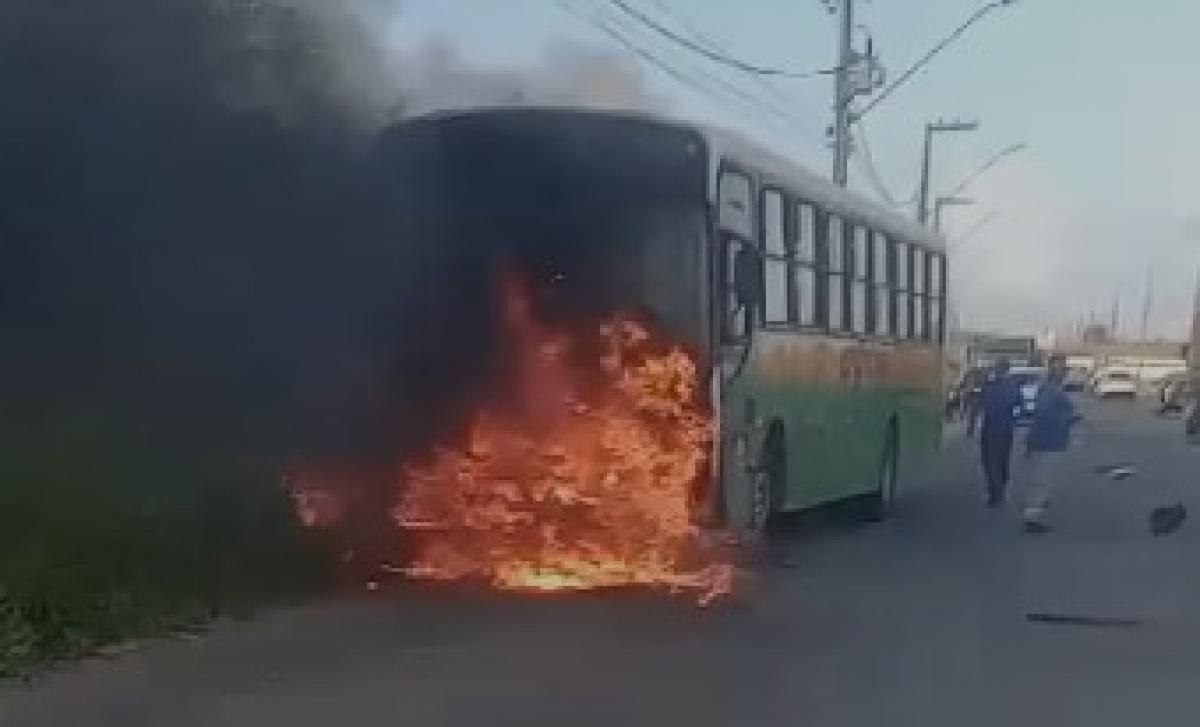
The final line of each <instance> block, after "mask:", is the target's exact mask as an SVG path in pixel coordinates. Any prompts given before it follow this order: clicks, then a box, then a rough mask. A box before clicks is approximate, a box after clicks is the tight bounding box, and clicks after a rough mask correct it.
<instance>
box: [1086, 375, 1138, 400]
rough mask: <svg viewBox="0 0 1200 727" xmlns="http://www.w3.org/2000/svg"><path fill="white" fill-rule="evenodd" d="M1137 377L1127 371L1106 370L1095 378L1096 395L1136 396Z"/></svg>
mask: <svg viewBox="0 0 1200 727" xmlns="http://www.w3.org/2000/svg"><path fill="white" fill-rule="evenodd" d="M1137 390H1138V386H1137V379H1135V378H1134V377H1133V374H1131V373H1129V372H1128V371H1106V372H1104V373H1103V374H1101V375H1100V376H1099V377H1097V379H1096V387H1095V391H1096V396H1098V397H1100V398H1101V399H1109V398H1112V397H1116V396H1119V397H1122V398H1125V399H1134V398H1137Z"/></svg>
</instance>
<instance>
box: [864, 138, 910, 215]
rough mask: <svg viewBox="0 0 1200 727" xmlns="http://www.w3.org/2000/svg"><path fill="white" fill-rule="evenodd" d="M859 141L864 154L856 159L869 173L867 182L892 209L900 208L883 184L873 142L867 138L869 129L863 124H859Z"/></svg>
mask: <svg viewBox="0 0 1200 727" xmlns="http://www.w3.org/2000/svg"><path fill="white" fill-rule="evenodd" d="M858 139H859V143H860V145H861V146H862V152H863V153H862V154H859V155H858V156H857V157H856V158H857V159H858V160H859V165H860V166H861V167H862V168H863V171H864V172H866V173H867V180H868V181H869V182H870V183H871V186H872V187H874V188H875V192H876V193H877V194H878V195H879V196H880V197H882V198H883V200H884V201H885V202H887V203H888V204H889V205H891V206H892V207H899V206H900V204H899V203H897V202H896V197H895V195H893V194H892V193H891V190H889V189H888V188H887V185H886V184H884V183H883V179H882V178H881V177H880V176H879V170H878V169H876V167H875V156H874V155H873V154H872V153H871V141H870V140H869V139H868V138H867V127H866V126H865V125H864V124H862V123H859V124H858Z"/></svg>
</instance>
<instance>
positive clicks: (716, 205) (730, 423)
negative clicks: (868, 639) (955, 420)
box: [379, 108, 947, 590]
mask: <svg viewBox="0 0 1200 727" xmlns="http://www.w3.org/2000/svg"><path fill="white" fill-rule="evenodd" d="M379 157H380V159H381V161H382V162H383V164H384V168H385V169H386V170H387V174H388V175H389V184H390V185H391V189H392V192H391V195H392V198H393V199H394V200H395V205H396V207H397V214H398V219H400V220H402V222H403V229H404V234H405V235H408V236H410V237H411V240H412V241H415V244H418V245H420V246H421V247H422V248H427V249H429V250H430V251H431V253H430V254H437V255H441V256H448V259H450V260H452V261H456V264H459V265H461V268H460V269H461V271H462V274H461V276H456V277H454V278H452V279H449V280H444V281H436V282H434V281H431V282H430V284H431V285H437V286H444V287H445V288H446V291H445V295H446V296H447V297H448V298H447V299H451V298H455V299H457V298H462V299H469V300H472V301H476V304H475V305H474V307H473V310H474V311H475V314H476V317H477V318H479V319H480V320H485V321H486V324H485V325H475V324H472V325H464V326H461V327H459V326H453V325H452V326H451V327H449V328H448V329H447V330H445V331H444V332H443V335H444V337H445V339H446V340H448V341H453V340H455V339H456V338H463V337H472V338H473V339H478V340H472V341H469V342H464V345H471V346H476V347H477V350H478V353H477V356H478V359H479V361H478V363H479V366H480V377H479V378H480V382H481V383H480V385H479V386H478V387H477V390H475V391H473V392H472V393H471V395H470V396H471V404H470V406H467V407H466V408H465V409H464V422H463V424H462V426H461V427H459V428H458V429H456V430H454V431H453V432H447V433H446V437H445V444H444V445H442V446H439V447H436V448H435V450H434V451H432V452H430V453H429V454H428V455H427V456H425V457H422V458H416V459H414V460H413V461H412V462H409V463H407V464H406V466H405V468H404V473H403V475H402V477H401V478H400V480H401V482H400V484H399V485H398V487H399V489H400V492H399V494H398V498H397V503H396V507H395V509H394V511H393V517H394V519H395V522H396V523H397V525H399V526H400V527H402V528H404V529H405V530H406V531H408V532H410V533H412V534H413V536H414V538H415V539H416V540H417V546H416V550H415V554H414V555H413V557H412V558H411V559H410V562H409V564H408V566H407V567H406V571H405V572H407V573H409V574H410V575H417V576H422V577H430V578H443V579H447V580H453V579H460V578H472V577H482V578H487V579H490V580H491V581H492V582H493V583H494V584H496V585H498V586H502V587H509V588H527V589H533V590H559V589H576V588H588V587H593V586H598V585H599V586H605V585H619V584H626V583H634V584H639V583H645V584H655V585H665V586H669V587H687V586H690V585H695V584H697V583H700V584H702V585H701V587H706V588H713V587H714V586H713V582H714V580H720V579H721V578H723V576H720V575H717V574H714V571H713V569H712V567H711V566H712V565H713V564H712V563H711V562H706V560H705V556H703V555H699V554H698V551H699V550H700V547H699V546H698V545H697V543H698V540H699V539H698V538H697V534H698V529H699V528H700V527H702V526H719V527H721V528H725V529H727V530H729V531H731V532H734V533H737V534H740V535H745V536H754V535H757V534H759V533H761V532H762V530H763V529H764V528H765V526H766V525H767V522H768V520H769V519H770V518H771V517H772V516H773V515H776V514H779V513H784V512H789V511H797V510H802V509H805V508H811V507H814V506H818V505H822V504H825V503H830V502H833V501H841V500H853V501H855V502H857V503H858V504H860V505H861V506H862V509H863V512H864V514H866V515H867V516H869V517H871V518H882V517H884V516H886V515H887V514H888V511H889V509H890V508H891V506H892V503H893V501H894V499H895V495H896V492H897V481H898V478H899V476H900V473H901V472H902V471H904V470H905V469H907V468H908V467H909V466H915V465H917V464H918V463H919V462H920V461H921V460H922V459H923V457H924V455H925V454H927V453H929V452H931V451H932V450H933V449H935V448H936V446H937V444H938V442H939V438H940V422H941V416H940V406H941V391H940V386H941V347H942V342H943V340H944V337H945V309H946V300H945V298H946V287H947V286H946V273H947V267H946V260H945V253H944V246H943V243H942V241H941V239H940V238H938V237H936V236H934V235H933V234H932V233H931V232H929V231H927V230H925V229H924V228H921V227H918V226H915V225H913V224H911V223H909V222H907V221H905V220H904V219H902V218H900V217H899V216H897V215H895V214H894V213H891V212H890V211H888V210H886V209H883V208H881V207H879V206H877V205H874V204H872V203H870V202H868V201H866V200H864V199H862V198H860V197H858V196H856V195H854V194H852V193H849V192H847V191H846V190H844V189H840V188H837V187H834V186H833V185H831V184H829V183H827V182H825V181H823V180H822V179H820V178H818V177H817V176H815V175H813V174H811V173H809V172H806V171H805V170H803V169H802V168H800V167H797V166H795V165H793V164H791V163H789V162H787V161H785V160H783V159H781V158H779V157H777V156H774V155H772V154H770V153H768V152H766V151H763V150H761V149H758V148H756V147H754V146H752V145H751V144H748V143H746V142H744V141H742V140H740V139H738V138H737V137H735V136H733V135H731V134H728V133H726V132H721V131H715V130H709V129H704V128H700V127H697V126H693V125H688V124H682V123H676V122H670V121H664V120H661V119H657V118H653V117H650V116H646V115H640V114H632V113H612V112H596V111H583V110H566V109H527V108H519V109H481V110H469V111H456V112H447V113H441V114H437V115H433V116H427V117H421V118H417V119H412V120H408V121H404V122H402V123H398V124H396V125H394V126H392V127H390V128H389V129H388V130H386V131H385V132H384V133H383V134H382V136H381V139H380V142H379Z"/></svg>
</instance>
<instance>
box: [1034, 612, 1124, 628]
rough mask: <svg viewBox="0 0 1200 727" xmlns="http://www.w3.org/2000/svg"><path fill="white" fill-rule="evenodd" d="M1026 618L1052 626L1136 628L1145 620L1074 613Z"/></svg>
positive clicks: (1038, 614)
mask: <svg viewBox="0 0 1200 727" xmlns="http://www.w3.org/2000/svg"><path fill="white" fill-rule="evenodd" d="M1025 620H1026V621H1030V622H1032V623H1041V624H1050V625H1052V626H1098V627H1104V628H1134V627H1137V626H1142V625H1143V624H1145V621H1144V620H1143V619H1140V618H1128V617H1115V616H1088V615H1084V614H1074V613H1027V614H1025Z"/></svg>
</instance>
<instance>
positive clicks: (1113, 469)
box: [1096, 464, 1138, 480]
mask: <svg viewBox="0 0 1200 727" xmlns="http://www.w3.org/2000/svg"><path fill="white" fill-rule="evenodd" d="M1137 472H1138V470H1137V467H1134V466H1133V465H1132V464H1106V465H1100V466H1098V467H1096V474H1100V475H1104V476H1106V477H1108V478H1110V479H1114V480H1124V479H1128V478H1130V477H1133V476H1134V475H1136V474H1137Z"/></svg>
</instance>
